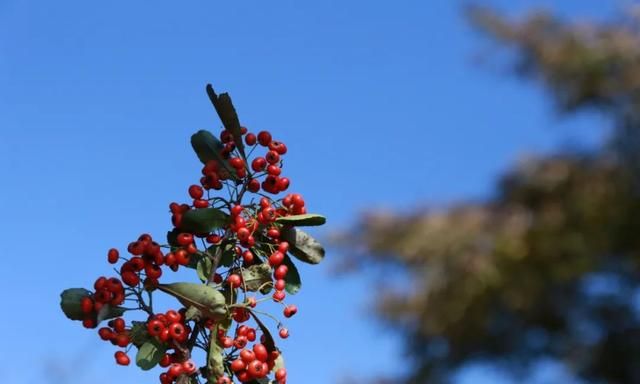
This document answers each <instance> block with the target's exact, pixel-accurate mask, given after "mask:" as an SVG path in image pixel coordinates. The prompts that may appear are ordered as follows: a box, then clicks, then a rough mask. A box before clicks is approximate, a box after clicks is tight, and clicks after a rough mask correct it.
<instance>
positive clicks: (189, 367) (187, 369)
mask: <svg viewBox="0 0 640 384" xmlns="http://www.w3.org/2000/svg"><path fill="white" fill-rule="evenodd" d="M182 370H183V371H184V373H186V374H187V375H192V374H194V373H195V372H196V371H197V370H198V367H196V365H195V364H194V363H193V361H191V360H187V361H185V362H184V363H182Z"/></svg>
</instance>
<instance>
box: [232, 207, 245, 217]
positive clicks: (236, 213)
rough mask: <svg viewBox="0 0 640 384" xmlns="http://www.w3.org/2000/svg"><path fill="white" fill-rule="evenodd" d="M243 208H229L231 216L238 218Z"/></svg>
mask: <svg viewBox="0 0 640 384" xmlns="http://www.w3.org/2000/svg"><path fill="white" fill-rule="evenodd" d="M243 210H244V207H243V206H242V205H234V206H233V207H231V216H238V215H239V214H241V213H242V211H243Z"/></svg>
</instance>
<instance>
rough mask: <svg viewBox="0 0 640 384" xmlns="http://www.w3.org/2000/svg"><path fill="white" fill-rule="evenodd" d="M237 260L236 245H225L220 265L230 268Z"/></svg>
mask: <svg viewBox="0 0 640 384" xmlns="http://www.w3.org/2000/svg"><path fill="white" fill-rule="evenodd" d="M235 258H236V251H235V245H234V244H231V243H227V244H225V246H224V250H223V251H222V256H221V257H220V265H222V266H223V267H230V266H231V265H232V264H233V261H234V260H235Z"/></svg>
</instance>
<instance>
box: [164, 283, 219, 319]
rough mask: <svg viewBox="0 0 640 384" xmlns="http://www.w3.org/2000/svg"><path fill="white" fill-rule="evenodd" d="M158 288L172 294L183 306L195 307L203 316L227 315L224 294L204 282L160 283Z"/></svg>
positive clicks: (217, 316)
mask: <svg viewBox="0 0 640 384" xmlns="http://www.w3.org/2000/svg"><path fill="white" fill-rule="evenodd" d="M158 289H159V290H161V291H162V292H165V293H167V294H169V295H171V296H174V297H175V298H176V299H178V301H180V303H182V305H184V306H185V307H187V308H188V307H190V306H193V307H196V308H197V309H199V310H200V311H201V312H202V315H203V316H204V317H205V318H210V319H214V320H218V319H222V318H224V317H226V315H227V309H226V306H225V298H224V295H223V294H222V293H220V292H218V291H217V290H216V289H215V288H213V287H210V286H208V285H204V284H194V283H173V284H160V285H159V286H158Z"/></svg>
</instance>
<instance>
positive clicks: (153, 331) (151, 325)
mask: <svg viewBox="0 0 640 384" xmlns="http://www.w3.org/2000/svg"><path fill="white" fill-rule="evenodd" d="M147 331H148V332H149V335H150V336H160V334H161V333H162V331H164V324H163V323H162V322H161V321H160V320H157V319H153V320H150V321H149V322H148V323H147Z"/></svg>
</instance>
